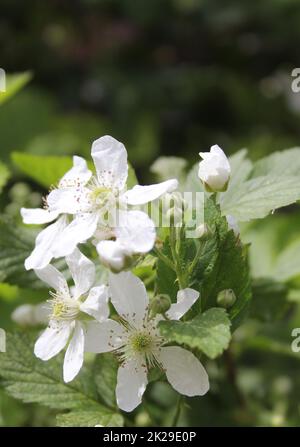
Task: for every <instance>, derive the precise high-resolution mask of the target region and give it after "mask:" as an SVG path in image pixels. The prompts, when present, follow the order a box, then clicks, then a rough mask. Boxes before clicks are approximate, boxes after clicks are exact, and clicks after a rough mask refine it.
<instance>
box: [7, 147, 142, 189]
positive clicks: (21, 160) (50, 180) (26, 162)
mask: <svg viewBox="0 0 300 447" xmlns="http://www.w3.org/2000/svg"><path fill="white" fill-rule="evenodd" d="M11 157H12V161H13V163H14V164H15V166H16V167H17V168H18V169H19V170H20V171H21V172H22V173H23V174H25V175H27V176H28V177H29V178H31V179H33V180H35V181H36V182H37V183H39V184H40V185H41V186H43V187H45V188H46V189H48V188H50V187H51V186H52V185H57V183H58V182H59V180H60V179H61V178H62V177H63V175H64V174H65V173H66V172H67V171H68V170H69V169H71V167H72V166H73V159H72V157H69V156H67V157H58V156H52V155H32V154H26V153H25V154H24V153H22V152H13V153H12V156H11ZM88 167H89V169H91V171H94V165H93V163H92V162H88ZM136 184H137V178H136V175H135V172H134V169H133V168H132V167H131V166H130V165H129V167H128V180H127V186H128V188H132V187H133V186H134V185H136Z"/></svg>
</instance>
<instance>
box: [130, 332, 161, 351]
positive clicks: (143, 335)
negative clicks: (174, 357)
mask: <svg viewBox="0 0 300 447" xmlns="http://www.w3.org/2000/svg"><path fill="white" fill-rule="evenodd" d="M154 343H155V340H154V337H153V336H152V335H151V334H149V333H148V332H136V333H135V334H133V335H132V336H131V340H130V345H131V348H132V350H133V352H135V353H138V354H146V353H148V352H150V351H151V350H152V349H153V345H154Z"/></svg>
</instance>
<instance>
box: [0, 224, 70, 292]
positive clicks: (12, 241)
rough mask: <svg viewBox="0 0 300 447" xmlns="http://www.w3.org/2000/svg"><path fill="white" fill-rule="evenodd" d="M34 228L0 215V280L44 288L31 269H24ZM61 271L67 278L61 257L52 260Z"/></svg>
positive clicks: (31, 247)
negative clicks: (18, 223) (17, 223)
mask: <svg viewBox="0 0 300 447" xmlns="http://www.w3.org/2000/svg"><path fill="white" fill-rule="evenodd" d="M36 235H37V232H36V230H31V229H28V228H25V227H23V226H22V227H21V226H19V225H16V223H15V222H14V220H13V219H11V218H8V217H6V216H0V282H6V283H8V284H12V285H17V286H19V287H25V288H39V289H40V288H45V284H43V283H42V281H40V280H39V279H38V278H37V276H36V275H35V274H34V272H33V271H26V270H25V267H24V262H25V259H26V258H27V257H28V256H29V255H30V253H31V252H32V250H33V248H34V240H35V237H36ZM54 265H55V267H57V268H58V269H59V270H60V271H61V272H63V273H65V275H66V278H67V279H68V278H69V272H68V270H67V266H66V263H65V261H64V260H63V259H59V260H57V261H55V262H54Z"/></svg>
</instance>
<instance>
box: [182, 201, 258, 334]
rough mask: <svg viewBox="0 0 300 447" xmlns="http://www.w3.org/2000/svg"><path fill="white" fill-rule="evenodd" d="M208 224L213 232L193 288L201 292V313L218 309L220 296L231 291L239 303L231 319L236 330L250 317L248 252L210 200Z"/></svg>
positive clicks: (206, 244) (194, 279) (197, 268)
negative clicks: (223, 292) (213, 308)
mask: <svg viewBox="0 0 300 447" xmlns="http://www.w3.org/2000/svg"><path fill="white" fill-rule="evenodd" d="M205 222H206V224H207V225H208V227H209V228H210V230H211V231H210V234H209V236H208V237H207V239H206V241H205V243H204V245H203V249H202V251H201V256H200V258H199V262H198V263H197V264H196V265H195V268H194V271H193V274H192V279H193V282H192V283H191V284H190V287H194V288H196V289H197V290H199V291H200V296H201V299H200V303H201V309H202V311H204V310H207V309H209V308H211V307H214V306H216V305H217V296H218V293H219V292H221V291H222V290H225V289H232V290H233V291H234V294H235V296H236V301H235V303H234V305H233V306H232V307H231V308H230V310H229V316H230V319H231V321H232V325H233V328H234V329H235V328H236V327H237V326H238V325H239V324H240V322H241V321H242V320H243V319H244V318H245V316H246V315H247V312H248V308H249V303H250V300H251V284H250V277H249V267H248V261H247V248H246V247H245V246H243V245H242V243H241V241H240V239H239V238H237V237H236V235H235V234H234V233H233V231H229V230H228V225H227V222H226V219H225V218H224V217H222V216H221V212H220V208H219V206H218V205H216V204H214V202H213V200H211V199H209V200H207V201H206V204H205Z"/></svg>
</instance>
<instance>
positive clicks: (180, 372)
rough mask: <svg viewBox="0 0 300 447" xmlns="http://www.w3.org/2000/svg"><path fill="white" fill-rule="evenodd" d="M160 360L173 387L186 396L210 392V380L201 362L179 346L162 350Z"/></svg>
mask: <svg viewBox="0 0 300 447" xmlns="http://www.w3.org/2000/svg"><path fill="white" fill-rule="evenodd" d="M158 360H159V361H160V362H161V364H162V366H163V368H164V369H165V371H166V376H167V379H168V381H169V382H170V384H171V385H172V387H173V388H174V389H175V390H176V391H178V393H181V394H184V395H185V396H203V395H204V394H205V393H207V391H208V390H209V380H208V375H207V372H206V371H205V369H204V367H203V366H202V364H201V363H200V362H199V360H198V359H197V358H196V357H195V356H194V354H192V353H191V352H189V351H187V350H186V349H183V348H180V347H179V346H168V347H165V348H161V351H160V354H159V358H158Z"/></svg>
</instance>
